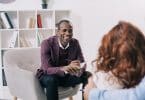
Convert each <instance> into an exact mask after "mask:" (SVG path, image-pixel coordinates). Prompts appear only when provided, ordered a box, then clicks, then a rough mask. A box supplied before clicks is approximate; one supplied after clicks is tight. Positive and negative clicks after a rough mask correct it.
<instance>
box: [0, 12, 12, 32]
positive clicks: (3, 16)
mask: <svg viewBox="0 0 145 100" xmlns="http://www.w3.org/2000/svg"><path fill="white" fill-rule="evenodd" d="M0 16H1V19H2V21H3V23H4V25H5V28H7V29H10V28H14V27H13V25H12V22H11V20H10V17H9V16H8V14H7V13H6V12H1V14H0Z"/></svg>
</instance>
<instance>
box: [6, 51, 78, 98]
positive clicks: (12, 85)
mask: <svg viewBox="0 0 145 100" xmlns="http://www.w3.org/2000/svg"><path fill="white" fill-rule="evenodd" d="M39 67H40V48H27V49H15V50H9V51H6V52H5V54H4V70H5V74H6V80H7V84H8V88H9V90H10V92H11V94H12V95H13V96H15V97H14V100H17V97H18V98H21V99H23V100H46V96H45V92H44V91H43V89H42V88H41V86H40V84H39V81H38V80H37V78H36V77H35V74H36V70H37V68H39ZM78 89H79V85H78V86H75V87H68V88H63V87H59V89H58V91H59V92H58V93H59V99H63V98H66V97H70V100H72V96H73V95H75V94H76V93H77V91H78Z"/></svg>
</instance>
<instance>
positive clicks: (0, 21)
mask: <svg viewBox="0 0 145 100" xmlns="http://www.w3.org/2000/svg"><path fill="white" fill-rule="evenodd" d="M4 28H5V26H4V23H3V21H2V19H1V17H0V29H4Z"/></svg>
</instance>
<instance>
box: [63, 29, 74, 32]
mask: <svg viewBox="0 0 145 100" xmlns="http://www.w3.org/2000/svg"><path fill="white" fill-rule="evenodd" d="M61 31H62V32H69V33H72V32H73V30H72V29H62V30H61Z"/></svg>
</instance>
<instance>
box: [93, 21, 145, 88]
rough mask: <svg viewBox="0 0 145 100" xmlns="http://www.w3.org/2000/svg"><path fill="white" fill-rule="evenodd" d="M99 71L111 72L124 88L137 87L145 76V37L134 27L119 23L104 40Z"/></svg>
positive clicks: (99, 58) (100, 52)
mask: <svg viewBox="0 0 145 100" xmlns="http://www.w3.org/2000/svg"><path fill="white" fill-rule="evenodd" d="M98 53H99V56H98V57H97V63H96V66H97V71H99V70H103V71H105V72H109V71H111V72H112V73H113V75H114V76H116V77H117V78H118V79H119V81H120V82H121V83H123V85H124V88H130V87H134V86H135V85H137V84H138V83H139V82H140V81H141V79H142V78H143V77H144V75H145V37H144V35H143V33H142V32H141V31H140V30H139V29H138V28H137V27H135V26H134V25H132V24H131V23H128V22H124V21H122V22H119V23H118V24H117V25H116V26H115V27H113V28H112V29H111V30H110V31H109V32H108V33H107V34H106V35H105V36H104V37H103V39H102V43H101V46H100V48H99V52H98Z"/></svg>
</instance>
